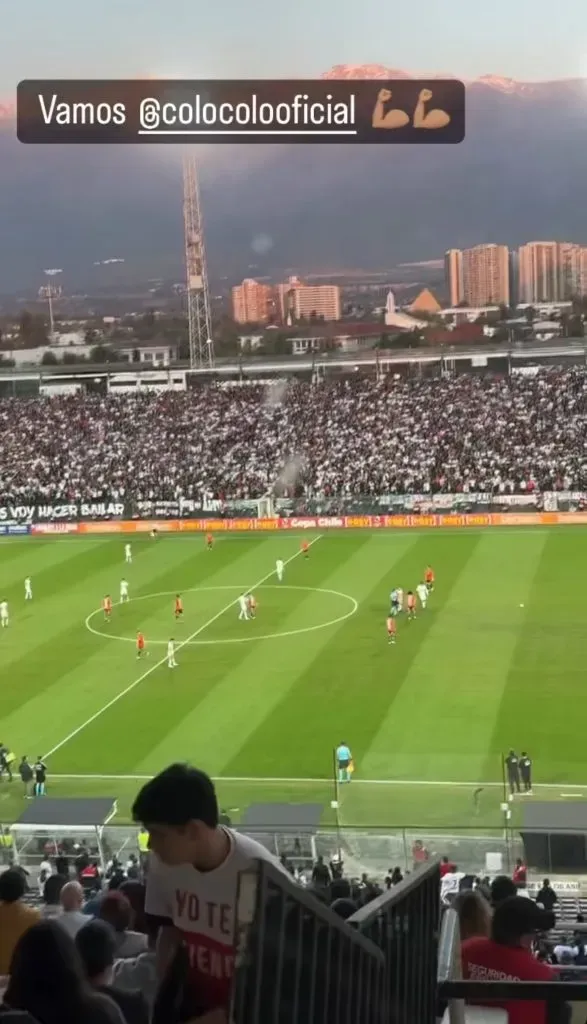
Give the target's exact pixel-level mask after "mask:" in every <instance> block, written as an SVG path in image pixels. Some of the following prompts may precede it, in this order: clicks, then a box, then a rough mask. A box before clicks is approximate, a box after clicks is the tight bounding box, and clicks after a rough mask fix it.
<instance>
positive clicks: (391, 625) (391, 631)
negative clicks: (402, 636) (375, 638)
mask: <svg viewBox="0 0 587 1024" xmlns="http://www.w3.org/2000/svg"><path fill="white" fill-rule="evenodd" d="M396 636H397V626H396V624H395V619H394V617H393V615H388V616H387V642H388V644H394V643H395V640H396Z"/></svg>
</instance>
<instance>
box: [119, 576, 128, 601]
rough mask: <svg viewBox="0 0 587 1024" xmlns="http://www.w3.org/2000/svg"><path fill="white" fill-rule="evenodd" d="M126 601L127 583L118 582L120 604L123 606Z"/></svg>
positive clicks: (124, 581) (123, 581)
mask: <svg viewBox="0 0 587 1024" xmlns="http://www.w3.org/2000/svg"><path fill="white" fill-rule="evenodd" d="M125 601H128V583H127V581H126V580H121V581H120V603H121V604H124V602H125Z"/></svg>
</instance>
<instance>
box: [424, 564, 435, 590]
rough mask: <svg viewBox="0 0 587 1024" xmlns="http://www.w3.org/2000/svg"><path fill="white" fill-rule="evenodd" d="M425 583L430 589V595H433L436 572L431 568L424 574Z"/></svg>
mask: <svg viewBox="0 0 587 1024" xmlns="http://www.w3.org/2000/svg"><path fill="white" fill-rule="evenodd" d="M424 583H425V584H426V586H427V587H428V593H429V594H431V593H432V591H433V590H434V570H433V569H431V568H430V566H428V567H427V569H426V572H425V573H424Z"/></svg>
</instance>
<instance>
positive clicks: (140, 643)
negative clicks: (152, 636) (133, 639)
mask: <svg viewBox="0 0 587 1024" xmlns="http://www.w3.org/2000/svg"><path fill="white" fill-rule="evenodd" d="M144 653H145V637H144V636H143V634H142V633H141V631H140V630H139V632H138V633H137V658H142V657H143V655H144Z"/></svg>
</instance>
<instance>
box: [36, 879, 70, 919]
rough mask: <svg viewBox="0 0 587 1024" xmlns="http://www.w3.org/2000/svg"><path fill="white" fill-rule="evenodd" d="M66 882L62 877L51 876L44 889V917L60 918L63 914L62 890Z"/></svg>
mask: <svg viewBox="0 0 587 1024" xmlns="http://www.w3.org/2000/svg"><path fill="white" fill-rule="evenodd" d="M66 881H67V879H66V878H62V876H61V875H49V877H48V879H47V881H46V882H45V885H44V887H43V906H42V907H41V916H42V917H46V918H47V917H59V915H60V914H61V912H62V908H61V890H62V889H63V886H64V885H65V883H66Z"/></svg>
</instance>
